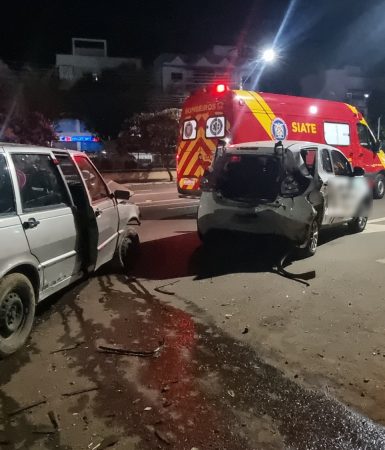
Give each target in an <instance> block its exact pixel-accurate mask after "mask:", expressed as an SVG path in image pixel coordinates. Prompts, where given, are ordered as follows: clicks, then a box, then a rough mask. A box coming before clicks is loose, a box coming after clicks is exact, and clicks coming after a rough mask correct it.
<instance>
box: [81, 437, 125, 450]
mask: <svg viewBox="0 0 385 450" xmlns="http://www.w3.org/2000/svg"><path fill="white" fill-rule="evenodd" d="M118 441H119V438H118V437H117V436H108V437H106V438H104V439H103V440H102V441H101V442H99V444H96V445H95V446H94V447H92V445H93V444H94V443H93V442H92V443H91V444H90V445H89V446H88V448H90V449H91V450H104V449H105V448H109V447H112V446H113V445H115V444H117V443H118Z"/></svg>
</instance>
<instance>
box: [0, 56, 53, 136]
mask: <svg viewBox="0 0 385 450" xmlns="http://www.w3.org/2000/svg"><path fill="white" fill-rule="evenodd" d="M23 88H24V84H23V78H22V76H20V75H17V74H15V73H14V72H12V71H11V70H10V69H9V68H8V67H7V66H6V65H5V64H4V63H2V62H1V61H0V141H3V142H4V141H5V142H15V143H22V144H34V145H49V144H50V142H52V141H53V140H54V139H55V133H54V130H53V126H52V124H51V122H50V121H49V120H48V119H47V118H46V117H45V116H44V115H43V114H42V113H41V112H37V111H35V110H32V109H31V108H30V105H29V104H28V102H27V101H26V98H25V95H24V90H23Z"/></svg>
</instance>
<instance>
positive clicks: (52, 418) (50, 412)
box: [48, 410, 59, 430]
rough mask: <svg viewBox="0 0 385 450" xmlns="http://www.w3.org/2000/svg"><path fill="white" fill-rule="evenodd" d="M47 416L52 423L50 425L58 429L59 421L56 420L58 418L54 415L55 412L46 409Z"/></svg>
mask: <svg viewBox="0 0 385 450" xmlns="http://www.w3.org/2000/svg"><path fill="white" fill-rule="evenodd" d="M48 417H49V420H50V421H51V423H52V426H53V427H54V428H55V429H56V430H58V429H59V421H58V419H57V416H56V413H55V411H52V410H51V411H48Z"/></svg>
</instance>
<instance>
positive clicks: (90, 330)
mask: <svg viewBox="0 0 385 450" xmlns="http://www.w3.org/2000/svg"><path fill="white" fill-rule="evenodd" d="M97 283H98V284H99V286H98V288H99V290H98V295H97V296H96V297H91V296H88V297H87V294H86V293H84V292H83V291H87V290H88V289H89V286H86V287H85V288H84V289H83V291H82V292H81V293H80V298H77V297H76V296H75V295H74V294H73V293H71V294H68V295H67V296H66V297H67V298H66V299H65V301H63V302H62V304H60V305H58V310H59V312H60V314H61V320H62V323H63V329H64V331H65V333H64V334H63V336H62V338H61V342H60V344H61V345H62V346H63V347H65V346H68V345H69V343H70V340H69V336H71V340H72V342H73V341H81V342H84V343H85V345H81V346H79V347H78V348H75V349H74V350H72V351H71V352H70V353H68V354H64V355H61V354H58V355H57V358H56V360H57V361H58V362H60V363H63V364H66V365H67V366H68V367H69V368H70V369H71V370H72V371H73V372H74V373H76V376H77V377H79V378H81V379H84V380H86V381H87V383H86V387H87V386H96V387H97V390H95V391H94V392H92V393H91V392H90V393H84V394H82V395H79V396H75V397H72V398H69V399H64V400H62V404H61V405H62V406H61V411H60V414H61V415H65V414H68V415H73V414H79V416H80V417H81V418H82V419H83V422H84V432H85V431H86V430H87V428H88V423H87V422H91V421H92V420H93V418H98V419H100V420H102V421H103V422H104V423H105V425H106V427H107V428H109V429H111V430H124V435H125V436H129V437H132V438H139V443H138V444H136V447H135V448H138V449H144V450H147V449H156V448H175V449H181V450H184V449H188V450H190V449H191V448H193V447H196V448H198V449H221V450H222V449H223V450H226V449H228V450H238V449H245V450H246V449H267V450H269V449H281V448H286V449H346V450H347V449H349V450H351V449H382V448H385V429H384V428H383V427H382V426H379V425H376V424H375V423H373V422H371V421H370V420H368V419H366V418H365V417H362V416H361V415H359V414H357V413H355V412H353V411H351V410H349V409H348V408H346V407H345V406H344V405H343V404H341V403H339V402H337V401H336V400H334V399H332V398H330V397H327V396H325V395H324V394H322V393H320V392H315V391H310V390H306V389H305V388H304V387H302V386H301V385H299V384H297V383H296V382H295V381H294V380H291V379H288V378H287V377H286V376H285V375H284V373H282V372H281V371H279V370H277V369H275V368H273V367H272V366H270V365H268V364H266V363H264V362H263V361H262V360H260V359H259V358H258V356H257V355H256V353H255V351H254V350H252V349H251V348H250V347H248V346H247V345H246V344H244V343H243V342H241V341H237V340H235V339H233V338H231V337H229V336H228V335H226V334H225V333H224V332H223V331H222V330H220V329H219V328H217V327H215V326H214V325H213V324H212V323H210V320H209V319H208V318H207V317H205V314H204V312H202V311H200V310H199V309H197V308H196V306H195V305H194V304H193V303H188V302H186V311H187V312H186V311H183V310H181V309H178V308H176V307H174V306H172V305H170V304H167V303H165V302H164V301H161V300H160V299H159V298H158V297H157V296H155V295H153V294H152V293H151V292H149V291H148V290H147V289H146V287H145V286H144V284H143V283H142V282H141V281H139V280H137V279H133V278H127V277H124V276H121V277H118V278H117V279H116V278H115V277H110V276H108V275H103V276H100V277H99V278H97V279H96V278H95V279H93V280H91V284H95V285H96V284H97ZM92 303H93V304H94V305H95V306H94V307H95V308H96V307H98V308H101V310H102V311H103V313H104V316H105V317H104V319H103V320H96V319H95V317H90V311H89V309H90V304H92ZM96 305H97V306H96ZM91 309H92V307H91ZM68 311H71V317H70V315H69V314H68ZM74 318H75V321H76V327H75V328H74ZM107 318H108V320H107ZM43 319H44V317H43ZM163 340H164V346H163V347H162V349H161V351H160V352H159V355H158V357H154V358H137V357H130V356H120V355H110V354H105V353H100V352H99V351H98V346H99V345H114V344H116V346H119V347H125V348H129V349H130V350H139V351H143V350H144V351H149V350H151V349H154V348H156V347H157V346H158V345H159V342H163ZM28 362H29V361H28V351H27V350H23V351H22V352H21V353H19V354H17V355H15V356H14V357H12V358H10V359H8V360H6V361H2V362H1V366H0V367H1V374H0V381H1V383H2V385H4V384H5V383H6V382H7V380H9V378H10V377H11V376H12V370H14V371H17V370H19V368H20V367H21V366H22V365H24V364H28ZM65 390H67V391H68V390H70V389H69V387H68V385H67V386H66V387H65V388H64V387H63V392H65ZM1 395H2V413H3V419H2V422H1V426H2V428H1V430H2V431H3V433H2V435H1V436H4V439H9V440H10V441H12V442H13V443H15V442H16V443H17V444H18V445H16V444H15V445H12V446H8V447H5V448H12V449H13V448H15V449H16V448H22V447H20V445H21V444H22V443H25V445H26V446H25V445H24V447H23V448H31V449H32V448H38V447H35V445H38V444H39V443H42V441H41V439H42V438H39V437H36V436H35V435H33V434H32V431H31V430H32V429H33V426H34V424H32V422H31V421H30V420H29V419H28V415H22V416H20V417H18V418H17V419H15V420H13V421H12V422H11V421H9V420H5V417H6V414H7V413H9V412H10V411H11V410H15V409H17V408H18V407H19V406H20V405H17V404H16V403H15V402H14V401H13V400H12V398H10V397H8V396H7V394H6V392H5V390H2V391H1ZM120 433H121V431H120ZM39 439H40V441H39ZM55 439H56V440H55ZM44 442H45V444H44V445H46V446H45V447H43V448H60V449H63V450H64V449H70V448H71V447H69V446H64V445H62V444H61V443H60V440H59V438H58V437H49V438H47V440H46V441H44Z"/></svg>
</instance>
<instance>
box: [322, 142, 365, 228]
mask: <svg viewBox="0 0 385 450" xmlns="http://www.w3.org/2000/svg"><path fill="white" fill-rule="evenodd" d="M330 155H331V163H332V168H333V174H334V176H330V178H329V182H328V185H329V195H328V197H329V206H330V211H329V213H330V219H331V222H330V223H340V222H344V221H346V220H347V219H350V218H351V217H353V216H354V214H355V213H356V212H357V209H358V199H359V197H358V195H357V183H355V179H354V177H353V170H352V167H351V165H350V162H349V161H348V159H347V158H346V157H345V155H344V154H343V153H342V152H340V151H339V150H337V149H331V150H330Z"/></svg>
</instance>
